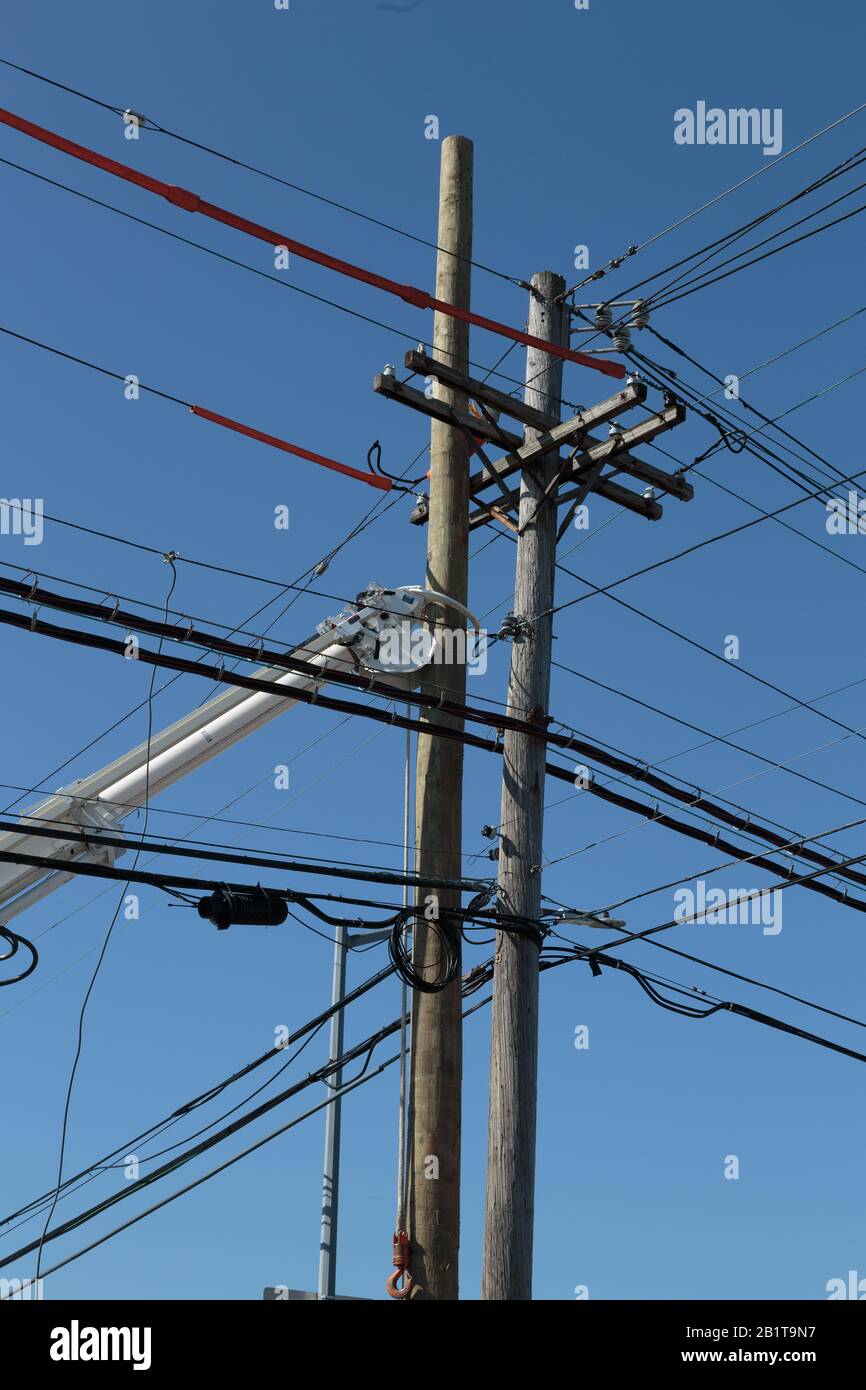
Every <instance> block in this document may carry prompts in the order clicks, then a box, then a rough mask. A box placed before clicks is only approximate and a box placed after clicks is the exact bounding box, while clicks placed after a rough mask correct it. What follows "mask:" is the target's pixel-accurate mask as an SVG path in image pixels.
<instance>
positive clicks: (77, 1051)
mask: <svg viewBox="0 0 866 1390" xmlns="http://www.w3.org/2000/svg"><path fill="white" fill-rule="evenodd" d="M168 564H169V567H170V569H171V581H170V583H169V588H168V593H167V595H166V599H165V612H166V616H167V615H168V605H169V603H170V602H171V596H172V594H173V593H174V589H175V585H176V584H177V571H176V570H175V567H174V565H173V563H172V562H171V560H168ZM162 642H163V639H162V638H160V641H159V648H158V651H160V652H161V651H162ZM155 681H156V667H155V666H154V667H153V669H152V670H151V673H150V685H149V688H148V695H147V753H146V774H145V786H144V825H143V827H142V832H141V842H140V844H139V845H138V847H137V848H136V850H135V857H134V859H133V869H135V868H136V866H137V864H138V861H139V859H140V857H141V844H143V843H144V838H145V836H146V834H147V822H148V808H149V801H150V746H151V739H152V737H153V687H154V682H155ZM128 887H129V881H128V880H127V882H126V883H124V885H123V887H122V888H121V890H120V893H119V895H118V899H117V906H116V907H115V909H114V913H113V916H112V918H111V921H110V922H109V924H108V930H107V932H106V933H105V937H104V939H103V942H102V947H101V949H100V952H99V955H98V957H97V960H96V965H95V966H94V968H93V973H92V975H91V977H90V982H89V984H88V986H87V989H86V990H85V992H84V998H83V999H82V1001H81V1009H80V1011H79V1014H78V1032H77V1040H76V1045H75V1053H74V1056H73V1059H72V1067H71V1069H70V1072H69V1082H68V1084H67V1088H66V1100H65V1102H64V1106H63V1120H62V1123H61V1127H60V1156H59V1158H58V1161H57V1185H56V1187H55V1190H54V1197H53V1200H52V1202H51V1207H50V1209H49V1211H48V1215H47V1216H46V1218H45V1226H44V1227H43V1230H42V1235H41V1237H40V1240H39V1244H38V1248H37V1253H36V1284H37V1287H38V1285H39V1273H40V1269H41V1265H42V1249H43V1246H44V1244H45V1241H46V1240H47V1238H48V1228H49V1226H50V1225H51V1218H52V1216H53V1215H54V1212H55V1209H56V1207H57V1202H58V1200H59V1197H60V1187H61V1183H62V1182H63V1160H64V1157H65V1154H66V1136H67V1130H68V1126H69V1111H70V1107H71V1105H72V1092H73V1089H74V1086H75V1077H76V1073H77V1071H78V1063H79V1061H80V1059H81V1050H82V1047H83V1044H84V1019H85V1016H86V1014H87V1005H88V1004H89V1002H90V996H91V994H92V993H93V989H94V986H95V985H96V980H97V977H98V975H99V972H100V970H101V968H102V962H103V961H104V959H105V954H106V952H107V950H108V943H109V941H110V940H111V936H112V933H113V931H114V926H115V923H116V922H117V919H118V917H119V915H120V909H121V907H122V906H123V899H124V895H125V893H126V890H127V888H128Z"/></svg>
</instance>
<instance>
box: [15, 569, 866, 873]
mask: <svg viewBox="0 0 866 1390" xmlns="http://www.w3.org/2000/svg"><path fill="white" fill-rule="evenodd" d="M4 591H5V592H7V593H13V594H14V595H16V596H17V597H26V598H27V600H28V601H29V602H32V603H34V604H36V605H37V607H39V606H47V607H53V608H59V609H61V610H63V611H66V612H72V613H76V614H79V615H83V616H86V617H91V618H94V617H99V618H102V619H106V620H107V621H109V622H111V623H115V624H119V625H120V626H122V627H125V628H127V627H132V628H138V629H139V630H141V631H143V632H147V633H150V634H152V635H156V634H159V635H160V638H164V637H169V638H172V639H174V640H175V641H177V642H180V643H184V644H185V643H191V644H193V645H200V646H204V647H206V648H207V649H209V650H213V651H217V652H221V653H224V654H229V655H233V656H238V657H241V658H244V659H246V660H248V661H249V660H255V661H257V662H258V661H264V662H266V663H272V664H273V665H274V666H275V667H277V668H284V669H287V670H290V671H295V672H298V673H300V674H303V675H309V676H310V677H311V678H313V679H321V678H322V672H321V671H320V670H319V668H317V667H314V666H311V665H310V663H308V662H306V661H303V660H299V659H297V658H294V657H289V656H283V655H282V654H281V653H279V652H277V651H271V650H265V649H263V648H261V647H260V648H259V650H258V651H257V652H254V651H251V650H250V649H249V648H245V647H243V646H242V645H241V644H239V643H235V642H231V641H229V640H227V639H223V638H216V637H213V636H211V635H210V634H207V633H201V632H196V631H195V630H194V629H193V627H192V626H191V625H190V626H189V627H188V629H187V630H186V631H184V630H183V629H182V628H177V627H173V626H169V625H167V624H165V623H158V622H155V621H153V620H152V619H147V618H138V617H137V616H136V615H135V614H132V613H128V612H125V611H122V610H120V609H119V608H118V607H117V605H115V607H114V609H113V610H111V611H108V610H107V609H105V608H104V607H103V606H102V605H98V604H92V603H89V602H86V601H83V600H79V599H72V598H67V597H65V596H64V595H60V594H56V593H53V592H50V591H47V590H39V589H38V586H33V587H31V589H30V590H29V591H28V590H27V586H26V585H25V584H18V583H17V582H16V581H13V580H4V579H2V578H0V592H4ZM0 620H2V615H0ZM324 679H325V680H329V679H333V680H334V681H336V682H337V683H338V684H343V685H347V686H349V687H351V688H356V689H362V690H364V691H366V692H367V693H371V694H373V693H374V694H384V695H386V696H391V695H392V694H393V691H391V690H390V689H389V687H388V686H387V684H383V683H381V682H375V681H374V680H372V679H369V678H366V677H362V676H360V675H352V674H348V673H342V672H339V671H334V672H325V674H324ZM318 698H319V696H318V694H317V693H316V694H315V695H314V696H311V697H310V700H309V702H310V703H313V702H314V700H318ZM406 699H407V703H410V704H416V705H418V706H420V707H421V708H426V709H439V708H443V709H446V710H447V711H448V712H449V713H450V712H453V713H454V714H455V715H456V716H458V717H460V718H463V719H470V720H474V721H476V722H480V723H484V724H487V725H489V726H491V727H494V728H497V729H499V730H505V729H509V728H520V729H522V730H524V731H526V732H532V733H534V734H535V736H536V737H544V738H545V741H546V742H548V743H550V744H553V745H554V746H557V747H559V748H561V749H563V750H564V751H568V750H573V751H574V752H575V753H578V754H580V755H582V756H589V757H592V758H594V759H596V760H597V761H601V762H602V763H604V764H605V765H606V766H608V767H611V768H613V769H615V770H616V771H619V772H624V773H625V774H626V775H627V776H629V777H631V778H632V779H635V778H636V779H637V780H639V781H641V782H643V783H646V784H647V785H650V786H653V787H654V788H655V789H656V790H658V791H663V792H666V793H667V794H668V795H670V796H673V797H674V798H676V799H677V800H679V801H680V802H685V803H687V804H688V805H690V806H694V807H698V808H700V809H701V810H707V811H709V812H710V813H711V815H712V816H713V817H714V818H715V819H716V820H722V821H724V822H725V823H726V824H729V825H733V826H735V827H737V828H743V829H746V830H748V829H751V828H752V821H753V813H752V812H747V813H746V812H745V811H744V808H742V807H736V809H737V810H738V811H743V812H744V814H746V816H747V819H746V821H745V822H744V821H743V819H742V817H741V816H737V815H733V814H732V813H731V812H729V811H727V810H726V809H725V808H723V807H719V806H718V805H717V804H714V803H711V802H709V801H708V800H707V796H706V793H705V792H704V791H703V789H702V788H699V787H698V788H696V787H695V786H694V784H691V783H686V784H685V790H681V789H680V788H677V787H674V786H673V784H672V783H670V781H668V780H667V779H664V778H662V777H660V776H659V775H658V773H657V772H656V771H655V770H654V769H651V768H650V766H649V765H648V764H646V763H635V762H634V761H633V760H632V759H629V758H627V756H626V755H624V754H621V753H619V752H618V751H617V750H612V749H607V748H601V747H599V746H597V745H596V744H593V743H590V742H588V741H586V740H585V739H583V738H582V737H581V736H580V735H579V733H578V731H577V730H575V729H572V728H568V727H567V726H562V727H563V728H564V730H565V732H564V733H563V734H557V733H556V732H554V730H553V729H552V728H550V727H548V728H547V730H546V731H545V730H540V729H539V728H538V727H535V728H532V727H531V726H530V725H528V724H527V722H526V721H520V720H518V721H516V722H515V720H514V718H513V717H512V716H510V715H498V714H492V713H488V712H486V711H481V710H478V709H476V708H474V707H471V706H467V705H465V704H464V703H462V702H453V701H446V702H443V700H442V698H441V695H439V694H437V693H436V692H435V689H434V693H432V694H429V695H427V694H418V693H414V692H412V693H409V694H407V695H406ZM557 722H558V721H556V720H554V719H553V718H552V717H551V719H550V720H549V721H548V725H551V724H556V723H557ZM740 751H744V752H748V751H749V750H745V749H743V750H740ZM756 756H760V755H756ZM767 761H771V760H767ZM773 766H774V767H777V768H780V767H781V765H780V764H778V763H773ZM795 775H798V776H803V777H804V780H807V781H811V780H812V779H810V778H808V777H805V775H804V774H795ZM831 790H832V789H831ZM695 792H697V795H695ZM7 828H8V827H7ZM754 833H755V834H757V835H758V836H760V837H762V838H764V839H765V840H768V841H769V842H770V843H773V844H778V843H781V840H782V837H780V836H778V835H776V834H775V832H772V831H765V830H764V829H762V828H757V829H755V830H754ZM121 843H122V841H121ZM807 857H808V856H807ZM235 862H251V861H243V860H237V861H235ZM818 862H820V861H818ZM862 881H863V882H864V883H866V876H864V877H863V879H862Z"/></svg>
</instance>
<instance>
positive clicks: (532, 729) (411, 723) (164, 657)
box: [0, 611, 866, 911]
mask: <svg viewBox="0 0 866 1390" xmlns="http://www.w3.org/2000/svg"><path fill="white" fill-rule="evenodd" d="M0 623H5V624H7V625H9V626H12V627H16V628H18V629H20V630H23V631H26V632H30V633H40V634H42V635H45V636H50V637H54V638H56V639H58V640H62V641H67V642H72V643H74V644H75V645H78V646H85V647H93V648H95V649H98V650H101V651H105V652H111V653H113V654H114V655H118V656H123V655H124V653H125V651H126V645H125V643H123V642H119V641H114V640H113V639H111V638H107V637H102V636H99V635H97V634H92V633H87V632H82V631H80V630H77V629H70V628H62V627H56V626H55V625H53V624H48V623H45V622H44V621H43V620H42V619H39V618H38V617H37V616H36V615H35V614H34V616H33V617H32V618H30V619H28V618H26V617H24V616H23V615H22V616H20V617H19V615H18V614H14V613H6V612H4V611H0ZM138 660H140V661H143V662H145V664H149V665H162V666H166V667H168V668H170V669H173V670H182V671H188V672H190V673H191V674H193V675H203V676H207V677H209V678H210V679H213V680H215V681H219V682H221V683H225V684H228V685H237V686H239V687H240V688H242V689H249V690H262V691H265V692H266V693H268V694H270V695H275V696H277V697H278V698H291V699H293V700H296V701H298V702H301V703H308V704H319V705H321V706H323V707H325V708H330V709H337V710H339V711H340V712H341V713H354V714H358V715H360V716H361V717H362V718H366V719H373V720H375V721H376V722H378V723H381V724H389V725H396V726H397V727H400V728H403V729H407V728H408V729H412V730H414V731H415V732H423V731H425V730H427V728H428V726H427V724H426V723H425V722H423V721H422V720H420V719H411V718H409V717H408V716H406V715H400V714H398V713H397V711H396V710H392V711H390V712H389V711H387V710H383V709H378V708H375V707H372V706H369V705H359V704H357V703H353V702H348V701H343V700H337V699H334V698H333V697H331V696H327V695H322V694H320V693H319V691H318V689H314V690H313V691H305V690H301V689H298V688H297V687H294V688H292V690H287V689H286V688H285V687H280V686H279V685H275V684H274V682H272V681H264V680H260V679H257V678H256V677H253V676H241V675H239V674H238V673H236V672H227V671H224V670H222V669H221V668H218V667H208V666H204V665H203V664H201V663H198V664H197V663H194V662H191V661H187V660H185V659H183V658H181V657H178V656H173V655H169V654H168V653H162V654H160V653H156V652H151V651H148V650H146V649H145V648H140V649H139V653H138ZM424 698H426V697H424V696H415V699H416V700H422V699H424ZM436 707H437V708H443V709H447V710H448V711H449V712H452V711H454V712H456V713H457V714H458V717H463V718H466V719H471V720H475V721H476V722H478V723H482V724H486V725H488V726H489V727H493V728H495V729H496V730H497V733H496V736H495V737H494V738H493V739H485V738H481V737H480V736H478V735H477V734H470V733H468V732H466V731H465V730H461V729H456V728H451V727H449V726H447V725H444V724H443V725H437V727H436V731H435V736H436V737H437V738H449V739H454V740H456V741H458V742H460V743H463V744H464V745H466V746H467V747H472V748H480V749H483V750H485V751H487V752H495V753H498V754H501V753H502V751H503V749H502V744H501V742H500V735H501V732H502V730H503V729H504V728H510V727H512V726H513V727H515V728H517V729H520V730H521V731H524V732H527V733H530V734H531V735H532V736H534V737H537V738H540V739H542V740H549V741H551V742H556V743H560V742H562V743H563V744H565V745H566V746H568V747H570V746H574V745H575V743H576V740H575V739H574V738H573V737H569V738H567V739H566V737H565V736H564V735H556V734H553V733H548V732H546V731H545V730H544V728H543V727H540V726H537V725H532V724H531V723H528V722H526V721H520V720H512V719H510V718H508V717H507V716H503V715H498V714H495V713H492V712H488V711H478V710H475V709H474V708H473V707H471V706H465V705H460V704H457V703H455V702H444V703H443V704H440V703H439V702H437V706H436ZM593 756H595V757H598V758H599V759H600V760H602V761H603V760H604V759H605V758H606V757H607V755H606V754H605V752H604V750H596V752H595V753H594V755H593ZM545 769H546V772H547V774H548V775H550V776H552V777H556V778H558V779H559V780H560V781H566V782H568V783H570V784H571V785H572V786H573V785H574V774H573V773H572V772H571V771H570V770H569V769H567V768H564V767H560V766H559V765H557V764H555V763H550V762H548V763H546V764H545ZM586 790H587V791H588V792H590V793H591V794H592V795H594V796H599V797H601V798H602V799H603V800H606V801H608V802H609V803H611V804H612V805H617V806H620V807H622V808H623V809H625V810H629V811H632V812H637V813H638V814H642V815H651V816H652V819H653V820H654V822H655V823H656V824H658V825H659V826H661V827H663V828H666V829H673V830H677V831H678V832H679V833H680V834H683V835H687V836H689V837H690V838H692V839H696V840H700V841H701V842H702V843H704V844H709V845H712V846H713V847H714V848H721V849H724V850H725V851H727V852H729V853H733V854H735V855H737V856H738V857H740V858H746V857H748V858H749V860H750V862H752V863H754V864H756V865H757V866H758V867H764V868H768V869H769V871H770V872H774V873H777V872H779V871H780V870H779V865H778V864H776V863H775V861H773V860H772V859H763V858H756V857H754V856H748V855H747V854H746V852H745V851H744V850H743V849H741V848H740V846H738V845H736V844H735V843H733V842H731V841H727V840H723V839H722V838H721V836H720V834H719V833H718V831H717V832H716V834H715V835H713V834H711V833H710V832H709V831H708V830H703V829H701V828H700V827H699V826H692V825H688V824H686V823H685V822H681V821H678V820H676V819H674V818H673V817H671V816H668V815H661V814H658V813H657V808H656V809H653V810H648V809H647V807H646V804H645V803H641V802H639V801H636V800H635V799H634V798H632V797H626V796H624V795H622V794H621V793H619V792H615V791H613V790H612V789H611V788H609V787H602V786H600V785H598V784H596V783H590V784H589V786H588V787H587V788H586ZM3 861H7V862H18V863H22V864H29V863H31V862H32V863H33V864H34V865H35V866H36V867H44V865H43V861H42V859H40V858H35V857H33V856H24V855H20V854H19V855H14V854H13V855H6V854H5V853H3V854H0V862H3ZM837 870H838V865H837V864H836V863H835V861H833V863H832V867H831V868H829V869H828V868H822V869H821V870H820V871H819V872H820V873H824V874H826V873H828V872H836V871H837ZM64 871H65V872H69V873H83V874H87V875H90V876H92V877H102V878H111V877H112V876H113V873H114V871H113V870H110V869H107V868H105V867H104V866H101V865H95V864H76V865H73V864H67V865H65V866H64ZM142 881H144V882H149V883H152V884H153V886H156V887H159V886H162V884H164V883H167V882H169V880H167V879H165V878H160V877H159V876H156V875H151V876H149V877H148V878H147V879H146V880H142ZM171 882H172V884H173V885H174V886H177V887H184V886H185V884H184V882H183V881H182V880H180V879H176V878H175V879H173V880H171ZM809 883H810V886H811V887H812V889H813V891H814V892H817V893H821V894H822V895H823V896H825V897H829V898H831V899H832V900H833V901H835V902H840V903H843V904H844V905H845V906H850V907H854V908H855V909H857V910H864V911H866V903H862V904H860V903H859V901H858V900H856V899H851V898H849V897H848V896H847V894H845V893H841V892H839V891H838V890H837V889H835V888H832V887H830V886H829V885H827V884H822V883H812V882H811V879H810V880H809ZM242 886H243V885H241V887H242Z"/></svg>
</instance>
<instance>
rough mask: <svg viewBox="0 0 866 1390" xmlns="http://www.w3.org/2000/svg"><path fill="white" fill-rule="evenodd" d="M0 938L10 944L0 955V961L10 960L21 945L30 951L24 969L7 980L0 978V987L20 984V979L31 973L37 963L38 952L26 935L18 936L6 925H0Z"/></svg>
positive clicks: (24, 978)
mask: <svg viewBox="0 0 866 1390" xmlns="http://www.w3.org/2000/svg"><path fill="white" fill-rule="evenodd" d="M0 938H2V939H3V940H4V941H8V943H9V946H10V950H8V951H6V952H5V954H3V955H0V961H5V960H12V958H13V956H17V954H18V952H19V950H20V948H21V947H22V946H24V947H25V948H26V950H28V951H29V952H30V960H29V962H28V964H27V965H26V966H25V967H24V969H23V970H22V971H21V972H20V974H18V975H13V976H12V978H11V979H8V980H0V988H2V987H3V986H4V985H17V984H20V983H21V981H22V980H26V979H27V976H28V975H32V974H33V971H34V970H35V969H36V967H37V965H38V964H39V952H38V951H37V949H36V947H35V946H34V945H33V942H32V941H28V939H27V937H26V936H19V935H18V933H17V932H14V931H12V930H11V929H10V928H9V927H8V926H5V925H2V926H0Z"/></svg>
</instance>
